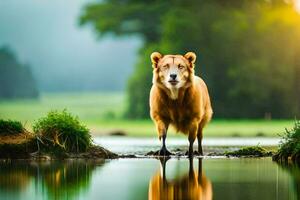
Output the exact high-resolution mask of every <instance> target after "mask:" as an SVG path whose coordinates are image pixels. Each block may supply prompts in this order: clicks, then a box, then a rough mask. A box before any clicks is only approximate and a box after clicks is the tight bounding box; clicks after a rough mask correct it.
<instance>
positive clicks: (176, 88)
mask: <svg viewBox="0 0 300 200" xmlns="http://www.w3.org/2000/svg"><path fill="white" fill-rule="evenodd" d="M151 61H152V67H153V81H152V82H153V85H152V88H151V91H150V115H151V118H152V120H153V121H154V123H155V125H156V129H157V133H158V136H159V139H160V140H161V139H162V148H161V150H160V151H159V155H163V156H167V155H170V154H171V153H170V152H169V151H168V150H167V148H166V145H165V140H166V137H167V131H168V127H169V125H172V126H174V128H175V129H176V130H177V131H179V132H182V133H184V134H186V135H188V139H189V143H190V145H189V152H188V155H189V156H190V157H192V156H193V143H194V141H195V139H196V137H197V139H198V152H199V154H200V155H203V151H202V137H203V128H204V126H205V125H206V124H207V123H208V122H209V121H210V120H211V118H212V114H213V111H212V107H211V102H210V97H209V93H208V89H207V86H206V84H205V82H204V81H203V80H202V79H201V78H200V77H198V76H196V75H195V73H194V68H195V61H196V54H195V53H193V52H188V53H186V54H185V55H162V54H160V53H158V52H153V53H152V54H151Z"/></svg>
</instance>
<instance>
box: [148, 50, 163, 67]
mask: <svg viewBox="0 0 300 200" xmlns="http://www.w3.org/2000/svg"><path fill="white" fill-rule="evenodd" d="M150 57H151V62H152V66H153V67H156V66H157V63H158V61H159V60H160V59H161V58H162V57H163V56H162V55H161V53H159V52H153V53H152V54H151V56H150Z"/></svg>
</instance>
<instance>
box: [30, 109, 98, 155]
mask: <svg viewBox="0 0 300 200" xmlns="http://www.w3.org/2000/svg"><path fill="white" fill-rule="evenodd" d="M33 131H34V132H35V134H36V135H37V138H38V141H39V143H41V144H42V145H39V146H40V147H41V148H42V150H46V151H55V150H58V152H59V151H62V150H63V152H84V151H86V150H87V148H88V147H90V146H91V143H92V140H91V135H90V134H89V129H88V128H87V127H86V126H84V125H82V124H80V122H79V120H78V117H74V116H72V115H71V114H70V113H68V112H67V111H66V110H63V111H61V112H59V111H51V112H49V113H48V114H47V116H46V117H42V118H40V119H39V120H37V122H35V123H34V125H33Z"/></svg>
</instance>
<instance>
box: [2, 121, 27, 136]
mask: <svg viewBox="0 0 300 200" xmlns="http://www.w3.org/2000/svg"><path fill="white" fill-rule="evenodd" d="M23 131H24V127H23V125H22V123H21V122H19V121H13V120H3V119H0V135H11V134H19V133H22V132H23Z"/></svg>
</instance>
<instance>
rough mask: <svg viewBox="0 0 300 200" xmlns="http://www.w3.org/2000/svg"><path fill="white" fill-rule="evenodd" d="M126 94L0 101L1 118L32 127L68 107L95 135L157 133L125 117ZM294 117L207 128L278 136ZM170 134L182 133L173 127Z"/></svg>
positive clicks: (214, 133)
mask: <svg viewBox="0 0 300 200" xmlns="http://www.w3.org/2000/svg"><path fill="white" fill-rule="evenodd" d="M125 107H126V98H125V95H124V94H123V93H121V92H115V93H111V92H110V93H103V92H102V93H67V94H66V93H61V94H60V93H53V94H51V93H50V94H42V95H41V97H40V99H38V100H14V101H0V118H4V119H15V120H20V121H21V122H22V123H23V124H25V126H26V127H27V128H28V129H30V126H31V124H32V123H33V122H34V120H36V119H38V118H39V117H41V116H44V115H46V113H47V112H48V111H50V110H62V109H65V108H66V109H67V110H68V111H69V112H71V113H73V114H75V115H77V116H78V117H79V118H80V120H81V121H82V122H83V123H85V124H86V125H87V126H88V127H89V128H90V129H91V132H92V133H93V134H94V135H102V134H108V133H111V132H114V131H123V132H125V133H126V134H128V135H130V136H156V132H155V129H154V125H153V123H152V121H151V120H150V119H149V120H138V121H136V120H135V121H131V120H126V119H124V118H122V117H123V113H124V110H125ZM293 122H294V120H293V119H291V120H271V121H270V120H269V121H266V120H220V119H214V120H213V121H212V122H211V123H210V124H209V125H208V127H207V128H206V129H205V135H206V136H211V137H230V136H253V137H254V136H268V137H272V136H273V137H276V136H278V134H280V133H282V132H283V131H284V129H285V128H290V127H292V126H293ZM170 135H173V136H178V134H175V133H174V131H173V130H172V129H171V130H170Z"/></svg>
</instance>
